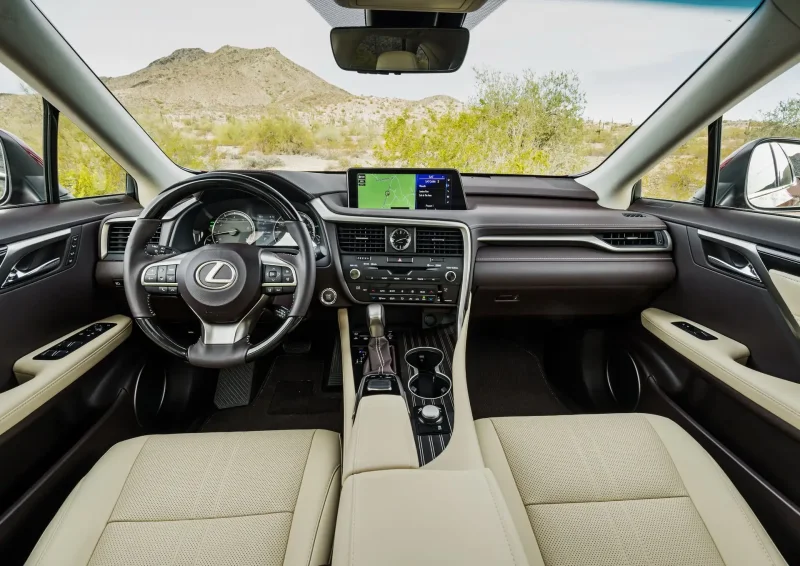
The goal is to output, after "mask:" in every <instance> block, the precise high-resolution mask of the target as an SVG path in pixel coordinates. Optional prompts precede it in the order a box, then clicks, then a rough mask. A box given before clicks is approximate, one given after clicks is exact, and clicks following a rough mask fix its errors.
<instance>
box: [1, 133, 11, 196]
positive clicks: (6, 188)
mask: <svg viewBox="0 0 800 566" xmlns="http://www.w3.org/2000/svg"><path fill="white" fill-rule="evenodd" d="M10 189H11V181H10V180H9V177H8V163H7V160H6V151H5V149H3V140H0V206H1V205H2V204H3V203H4V202H5V201H6V198H7V197H8V194H9V192H10Z"/></svg>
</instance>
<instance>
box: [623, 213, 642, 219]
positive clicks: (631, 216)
mask: <svg viewBox="0 0 800 566" xmlns="http://www.w3.org/2000/svg"><path fill="white" fill-rule="evenodd" d="M622 216H624V217H626V218H644V214H641V213H639V212H623V213H622Z"/></svg>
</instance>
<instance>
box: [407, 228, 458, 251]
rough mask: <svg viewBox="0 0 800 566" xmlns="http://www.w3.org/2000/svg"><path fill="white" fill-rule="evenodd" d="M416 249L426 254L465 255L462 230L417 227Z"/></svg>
mask: <svg viewBox="0 0 800 566" xmlns="http://www.w3.org/2000/svg"><path fill="white" fill-rule="evenodd" d="M416 251H417V253H418V254H426V255H463V254H464V240H463V238H462V237H461V231H460V230H444V229H439V230H423V229H421V228H417V249H416Z"/></svg>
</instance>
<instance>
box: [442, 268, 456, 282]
mask: <svg viewBox="0 0 800 566" xmlns="http://www.w3.org/2000/svg"><path fill="white" fill-rule="evenodd" d="M457 277H458V276H457V275H456V272H455V271H448V272H447V273H445V274H444V278H445V279H447V281H448V282H450V283H452V282H453V281H455V280H456V278H457Z"/></svg>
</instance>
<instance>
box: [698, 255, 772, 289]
mask: <svg viewBox="0 0 800 566" xmlns="http://www.w3.org/2000/svg"><path fill="white" fill-rule="evenodd" d="M706 259H707V260H708V263H710V264H711V265H714V266H716V267H719V268H721V269H725V270H727V271H732V272H733V273H736V274H738V275H741V276H742V277H747V278H748V279H752V280H753V281H758V282H759V283H761V278H760V277H759V276H758V273H756V270H755V268H754V267H753V264H752V263H750V262H749V261H748V262H747V265H744V266H742V267H739V266H738V265H733V264H732V263H728V262H727V261H725V260H724V259H720V258H718V257H716V256H713V255H707V256H706Z"/></svg>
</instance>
